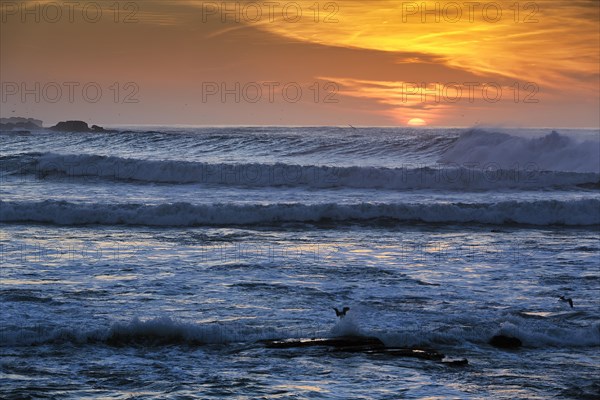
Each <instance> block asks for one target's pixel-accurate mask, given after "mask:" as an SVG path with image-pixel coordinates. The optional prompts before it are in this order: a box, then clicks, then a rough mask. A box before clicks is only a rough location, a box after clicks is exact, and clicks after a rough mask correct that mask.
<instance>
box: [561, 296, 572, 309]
mask: <svg viewBox="0 0 600 400" xmlns="http://www.w3.org/2000/svg"><path fill="white" fill-rule="evenodd" d="M558 300H559V301H564V302H565V303H569V305H570V306H571V308H573V299H568V298H566V297H565V296H560V297H559V298H558Z"/></svg>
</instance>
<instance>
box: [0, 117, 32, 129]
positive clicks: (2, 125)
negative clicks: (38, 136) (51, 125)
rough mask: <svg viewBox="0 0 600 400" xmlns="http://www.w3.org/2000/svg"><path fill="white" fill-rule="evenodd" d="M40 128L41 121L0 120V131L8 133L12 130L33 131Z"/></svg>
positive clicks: (13, 118) (23, 119) (16, 118)
mask: <svg viewBox="0 0 600 400" xmlns="http://www.w3.org/2000/svg"><path fill="white" fill-rule="evenodd" d="M40 128H42V121H40V120H39V119H35V118H23V117H10V118H0V130H3V131H10V130H13V129H23V130H25V129H27V130H30V129H32V130H35V129H40Z"/></svg>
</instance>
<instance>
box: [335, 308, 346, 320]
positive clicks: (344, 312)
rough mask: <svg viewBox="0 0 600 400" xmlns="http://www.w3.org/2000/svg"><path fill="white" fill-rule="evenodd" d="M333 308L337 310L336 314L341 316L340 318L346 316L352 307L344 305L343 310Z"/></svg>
mask: <svg viewBox="0 0 600 400" xmlns="http://www.w3.org/2000/svg"><path fill="white" fill-rule="evenodd" d="M333 309H334V310H335V315H336V316H337V317H340V319H341V318H344V317H345V316H346V313H347V312H348V311H350V307H344V308H342V311H340V310H338V309H337V308H336V307H333Z"/></svg>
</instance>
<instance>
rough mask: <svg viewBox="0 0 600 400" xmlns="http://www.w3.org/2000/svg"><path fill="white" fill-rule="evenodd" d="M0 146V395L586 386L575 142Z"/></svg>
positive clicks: (42, 137) (506, 133)
mask: <svg viewBox="0 0 600 400" xmlns="http://www.w3.org/2000/svg"><path fill="white" fill-rule="evenodd" d="M0 141H1V142H0V143H1V146H0V150H1V152H0V165H1V169H0V173H1V189H0V195H1V200H0V246H1V254H0V257H1V261H2V269H1V276H0V278H1V282H0V302H1V303H0V304H1V305H2V307H1V313H0V349H1V350H0V351H1V374H0V397H2V398H7V399H27V398H56V399H59V398H60V399H63V398H73V399H75V398H113V399H121V398H122V399H137V398H157V399H158V398H161V399H162V398H174V399H175V398H176V399H185V398H206V399H223V398H228V399H229V398H236V399H258V398H263V399H267V398H268V399H271V398H277V399H288V398H293V399H305V398H307V399H321V398H322V399H350V398H352V399H401V398H402V399H418V398H428V399H449V398H456V399H525V398H527V399H549V398H565V399H567V398H577V399H597V398H599V397H600V378H599V374H598V371H599V370H600V368H599V367H600V351H599V350H600V296H598V294H599V292H600V290H599V289H600V236H599V233H600V232H599V228H600V196H599V190H600V131H598V130H583V129H580V130H568V129H556V130H552V129H501V128H497V129H492V128H485V129H484V128H473V129H458V128H448V129H442V128H436V129H428V128H414V129H407V128H363V127H357V128H353V127H312V128H311V127H202V128H199V127H140V126H135V127H133V126H131V127H118V128H116V130H115V131H114V132H104V133H102V132H99V133H65V132H50V131H46V130H39V131H32V132H31V133H30V134H22V133H18V132H10V131H9V132H2V134H1V135H0ZM560 296H565V297H566V298H572V301H573V307H571V306H570V305H569V304H568V303H567V302H565V301H560V300H559V297H560ZM333 307H337V308H339V309H341V308H342V307H349V311H348V313H347V315H346V316H345V317H344V318H338V317H337V316H336V313H335V311H334V310H333ZM495 335H505V336H510V337H515V338H518V339H519V340H520V341H521V342H522V346H520V347H519V348H516V349H502V348H496V347H494V346H491V345H490V344H489V341H490V339H491V338H492V337H493V336H495ZM347 336H360V337H363V336H365V337H376V338H378V339H379V340H380V341H382V342H383V343H384V344H385V346H387V347H400V348H423V349H434V350H436V351H439V352H441V353H443V354H445V355H446V356H447V357H449V358H451V359H467V360H468V365H451V364H446V363H441V362H436V361H435V360H424V359H418V358H407V357H398V356H394V355H393V354H386V353H385V352H383V353H378V352H369V351H338V350H339V349H336V348H331V347H328V346H307V347H293V348H273V347H270V346H267V345H265V344H266V343H269V340H274V339H288V340H293V339H301V338H305V339H308V338H334V337H347Z"/></svg>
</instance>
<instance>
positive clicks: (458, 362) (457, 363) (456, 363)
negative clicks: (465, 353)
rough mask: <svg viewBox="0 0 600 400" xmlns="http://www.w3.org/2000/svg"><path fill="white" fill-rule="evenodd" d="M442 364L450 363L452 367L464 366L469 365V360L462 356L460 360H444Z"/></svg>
mask: <svg viewBox="0 0 600 400" xmlns="http://www.w3.org/2000/svg"><path fill="white" fill-rule="evenodd" d="M442 364H446V365H449V366H451V367H463V366H465V365H469V360H467V359H466V358H462V359H460V360H446V359H444V360H442Z"/></svg>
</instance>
